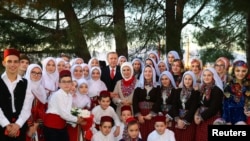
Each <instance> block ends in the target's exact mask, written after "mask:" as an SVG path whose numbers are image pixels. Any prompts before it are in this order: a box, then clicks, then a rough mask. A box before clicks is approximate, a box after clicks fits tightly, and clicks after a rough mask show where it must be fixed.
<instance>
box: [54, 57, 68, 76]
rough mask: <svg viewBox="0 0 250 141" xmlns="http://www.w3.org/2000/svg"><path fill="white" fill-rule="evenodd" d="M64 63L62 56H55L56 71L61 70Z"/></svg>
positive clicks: (63, 67)
mask: <svg viewBox="0 0 250 141" xmlns="http://www.w3.org/2000/svg"><path fill="white" fill-rule="evenodd" d="M65 64H66V62H65V61H64V59H63V58H56V67H57V71H58V73H60V72H61V71H62V70H64V69H65Z"/></svg>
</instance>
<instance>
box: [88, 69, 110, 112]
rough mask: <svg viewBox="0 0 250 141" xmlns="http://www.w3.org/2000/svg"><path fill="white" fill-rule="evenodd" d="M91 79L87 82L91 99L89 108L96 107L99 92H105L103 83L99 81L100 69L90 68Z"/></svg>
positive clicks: (105, 88)
mask: <svg viewBox="0 0 250 141" xmlns="http://www.w3.org/2000/svg"><path fill="white" fill-rule="evenodd" d="M90 75H91V78H90V79H89V80H88V84H89V97H90V99H91V108H90V109H93V108H94V107H95V106H97V105H98V96H99V93H100V92H101V91H104V90H107V87H106V85H105V83H104V82H103V81H102V80H101V69H100V67H92V68H91V70H90Z"/></svg>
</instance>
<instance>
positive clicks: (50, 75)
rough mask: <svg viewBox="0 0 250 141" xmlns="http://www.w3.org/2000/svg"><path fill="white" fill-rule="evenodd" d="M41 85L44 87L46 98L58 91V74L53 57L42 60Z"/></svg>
mask: <svg viewBox="0 0 250 141" xmlns="http://www.w3.org/2000/svg"><path fill="white" fill-rule="evenodd" d="M42 68H43V75H42V85H43V86H44V88H45V90H46V93H47V96H50V94H51V93H52V92H55V91H57V90H58V83H59V73H58V71H57V68H56V60H55V58H53V57H47V58H45V59H44V60H42Z"/></svg>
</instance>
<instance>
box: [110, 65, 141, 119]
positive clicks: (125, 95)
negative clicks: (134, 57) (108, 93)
mask: <svg viewBox="0 0 250 141" xmlns="http://www.w3.org/2000/svg"><path fill="white" fill-rule="evenodd" d="M120 71H121V75H122V79H121V80H119V81H117V82H116V85H115V89H114V91H113V93H115V94H117V95H118V97H114V98H113V102H114V103H115V104H116V105H117V107H116V113H117V114H118V116H120V115H121V107H122V106H124V105H128V106H131V105H132V98H133V93H134V90H135V87H136V83H137V82H138V80H137V79H136V78H135V76H134V75H133V74H134V69H133V66H132V64H131V63H130V62H124V63H123V64H122V65H121V68H120ZM131 109H132V107H131Z"/></svg>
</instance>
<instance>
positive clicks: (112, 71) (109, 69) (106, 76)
mask: <svg viewBox="0 0 250 141" xmlns="http://www.w3.org/2000/svg"><path fill="white" fill-rule="evenodd" d="M107 61H108V66H105V67H102V74H101V80H102V81H103V82H104V83H105V84H106V86H107V88H108V91H109V92H113V90H114V88H115V85H116V82H117V81H118V80H121V79H122V75H121V72H120V67H119V66H117V63H118V54H117V53H116V52H109V53H108V54H107ZM112 75H113V76H112ZM116 96H118V95H117V94H112V93H111V97H112V98H113V97H116ZM111 106H112V107H113V108H114V109H115V110H116V105H115V104H114V103H113V102H111Z"/></svg>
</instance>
